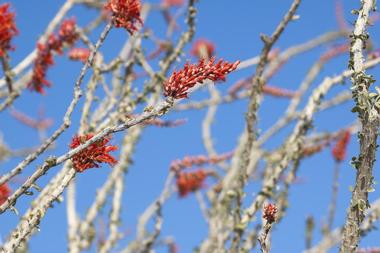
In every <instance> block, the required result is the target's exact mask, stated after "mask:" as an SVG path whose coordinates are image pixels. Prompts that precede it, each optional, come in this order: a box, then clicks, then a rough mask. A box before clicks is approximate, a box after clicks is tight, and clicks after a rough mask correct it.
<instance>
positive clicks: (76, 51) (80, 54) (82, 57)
mask: <svg viewBox="0 0 380 253" xmlns="http://www.w3.org/2000/svg"><path fill="white" fill-rule="evenodd" d="M90 53H91V51H90V49H88V48H73V49H71V50H70V52H69V58H70V59H71V60H73V61H81V62H84V63H85V62H86V61H87V59H88V57H89V56H90Z"/></svg>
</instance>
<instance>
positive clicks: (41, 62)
mask: <svg viewBox="0 0 380 253" xmlns="http://www.w3.org/2000/svg"><path fill="white" fill-rule="evenodd" d="M75 26H76V22H75V19H74V18H71V19H67V20H64V21H63V22H62V24H61V26H60V28H59V32H58V36H57V35H55V34H51V35H50V36H49V38H48V40H47V42H46V43H45V44H41V43H38V44H37V57H36V60H35V61H34V69H33V75H32V79H31V81H30V82H29V83H28V87H29V89H30V90H33V91H37V92H38V93H41V94H44V93H45V90H44V88H45V87H50V86H51V84H50V82H49V81H48V80H46V74H47V70H48V69H49V67H50V66H52V65H53V64H54V53H56V54H62V53H63V46H64V45H66V46H69V47H72V46H73V45H74V43H75V42H76V40H78V34H77V32H76V30H75Z"/></svg>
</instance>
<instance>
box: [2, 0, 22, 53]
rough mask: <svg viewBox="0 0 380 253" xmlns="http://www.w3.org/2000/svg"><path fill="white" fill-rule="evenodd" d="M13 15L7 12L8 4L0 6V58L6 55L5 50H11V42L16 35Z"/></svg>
mask: <svg viewBox="0 0 380 253" xmlns="http://www.w3.org/2000/svg"><path fill="white" fill-rule="evenodd" d="M14 17H15V14H14V13H12V12H9V4H8V3H6V4H2V5H0V57H4V56H5V55H6V52H7V50H12V49H13V47H12V46H11V40H12V38H13V36H15V35H17V34H18V30H17V28H16V25H15V22H14Z"/></svg>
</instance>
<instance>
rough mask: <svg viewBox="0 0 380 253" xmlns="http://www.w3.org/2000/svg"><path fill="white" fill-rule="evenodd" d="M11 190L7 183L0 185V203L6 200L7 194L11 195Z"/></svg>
mask: <svg viewBox="0 0 380 253" xmlns="http://www.w3.org/2000/svg"><path fill="white" fill-rule="evenodd" d="M11 192H12V191H11V189H10V188H9V186H8V184H7V183H5V184H2V185H0V205H2V204H3V203H4V202H5V201H7V199H8V197H9V195H11Z"/></svg>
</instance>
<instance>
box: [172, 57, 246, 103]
mask: <svg viewBox="0 0 380 253" xmlns="http://www.w3.org/2000/svg"><path fill="white" fill-rule="evenodd" d="M239 63H240V61H236V62H234V63H229V62H226V61H223V60H220V61H218V62H217V63H215V57H213V58H211V59H210V61H208V62H206V61H205V60H204V59H201V60H199V63H198V64H189V63H186V64H185V66H184V68H183V69H181V70H179V71H174V72H173V74H172V75H171V76H170V78H169V79H167V80H166V81H165V82H164V95H165V96H170V97H173V98H175V99H179V98H187V95H188V92H189V89H190V88H192V87H194V86H195V85H196V84H197V83H203V82H204V81H205V80H211V81H213V82H215V81H224V80H225V78H226V75H227V74H229V73H230V72H232V71H234V70H235V69H236V68H237V66H238V65H239Z"/></svg>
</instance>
